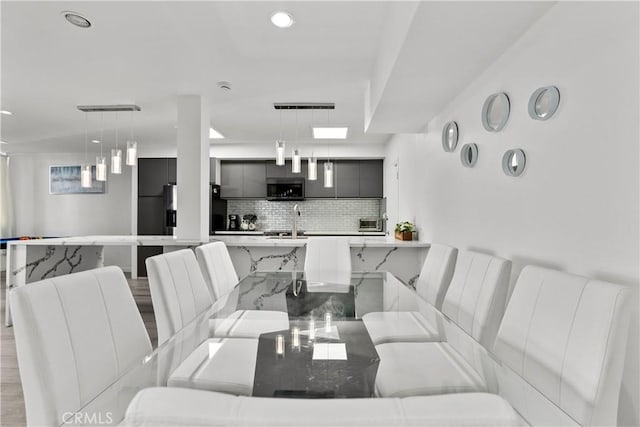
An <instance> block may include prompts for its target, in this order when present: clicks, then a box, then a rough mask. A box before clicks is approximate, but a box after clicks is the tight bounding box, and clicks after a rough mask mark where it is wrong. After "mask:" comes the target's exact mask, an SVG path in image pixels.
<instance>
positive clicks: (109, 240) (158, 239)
mask: <svg viewBox="0 0 640 427" xmlns="http://www.w3.org/2000/svg"><path fill="white" fill-rule="evenodd" d="M345 237H348V239H349V244H350V246H352V247H406V248H411V247H415V248H428V247H429V246H430V245H429V243H428V242H421V241H401V240H395V239H394V238H393V237H392V236H367V235H364V236H345ZM307 240H308V239H305V238H298V239H290V238H289V239H281V238H269V237H266V236H262V235H255V236H241V235H217V236H210V237H209V238H208V239H206V240H200V239H182V238H178V237H175V236H72V237H57V238H54V239H35V240H16V241H12V242H9V243H8V244H9V245H11V246H47V245H59V246H133V245H136V246H198V245H202V244H204V243H209V242H214V241H221V242H224V243H225V244H226V245H227V246H249V247H251V246H282V247H299V246H305V244H306V242H307Z"/></svg>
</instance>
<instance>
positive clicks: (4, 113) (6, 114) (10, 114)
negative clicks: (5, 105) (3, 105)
mask: <svg viewBox="0 0 640 427" xmlns="http://www.w3.org/2000/svg"><path fill="white" fill-rule="evenodd" d="M0 114H2V115H5V116H13V113H12V112H11V111H7V110H0Z"/></svg>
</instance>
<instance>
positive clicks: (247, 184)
mask: <svg viewBox="0 0 640 427" xmlns="http://www.w3.org/2000/svg"><path fill="white" fill-rule="evenodd" d="M220 181H221V182H220V196H221V197H222V198H223V199H237V198H249V199H260V198H265V197H267V177H266V166H265V162H264V161H223V162H220Z"/></svg>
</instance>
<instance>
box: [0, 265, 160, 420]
mask: <svg viewBox="0 0 640 427" xmlns="http://www.w3.org/2000/svg"><path fill="white" fill-rule="evenodd" d="M10 299H11V309H12V312H13V313H12V314H13V325H14V330H15V339H16V349H17V355H18V365H19V367H20V379H21V381H22V389H23V390H24V400H25V406H26V412H27V424H29V425H33V426H42V425H59V424H61V423H62V422H63V416H64V414H65V413H68V412H73V411H75V410H77V409H80V407H82V406H83V405H85V404H86V403H88V401H89V400H90V399H91V398H92V397H94V396H95V395H96V394H98V393H99V392H100V391H101V390H102V389H104V388H105V387H107V386H108V385H109V384H110V383H111V382H113V381H114V380H115V379H116V378H117V377H118V376H119V375H120V374H122V373H124V371H126V370H127V369H128V368H130V367H131V366H132V365H134V364H135V363H136V362H139V361H142V359H143V357H144V355H145V354H147V353H149V352H150V351H151V343H150V341H149V335H148V334H147V331H146V329H145V327H144V323H143V322H142V318H141V316H140V313H139V311H138V309H137V307H136V304H135V302H134V300H133V296H132V295H131V291H130V290H129V286H128V284H127V280H126V279H125V277H124V274H123V273H122V270H120V269H119V268H118V267H104V268H99V269H96V270H89V271H83V272H80V273H74V274H69V275H66V276H59V277H55V278H51V279H46V280H42V281H40V282H34V283H29V284H27V285H23V286H21V287H19V288H16V289H14V290H12V291H11V293H10Z"/></svg>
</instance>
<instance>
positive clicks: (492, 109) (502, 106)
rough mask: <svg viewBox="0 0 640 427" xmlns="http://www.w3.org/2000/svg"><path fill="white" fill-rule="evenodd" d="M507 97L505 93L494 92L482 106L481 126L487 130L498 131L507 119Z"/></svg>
mask: <svg viewBox="0 0 640 427" xmlns="http://www.w3.org/2000/svg"><path fill="white" fill-rule="evenodd" d="M509 110H510V105H509V97H508V96H507V94H506V93H504V92H500V93H494V94H493V95H489V97H488V98H487V99H486V101H484V105H483V106H482V126H484V128H485V129H486V130H488V131H489V132H499V131H500V130H501V129H502V128H503V127H504V125H506V124H507V120H508V119H509Z"/></svg>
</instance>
